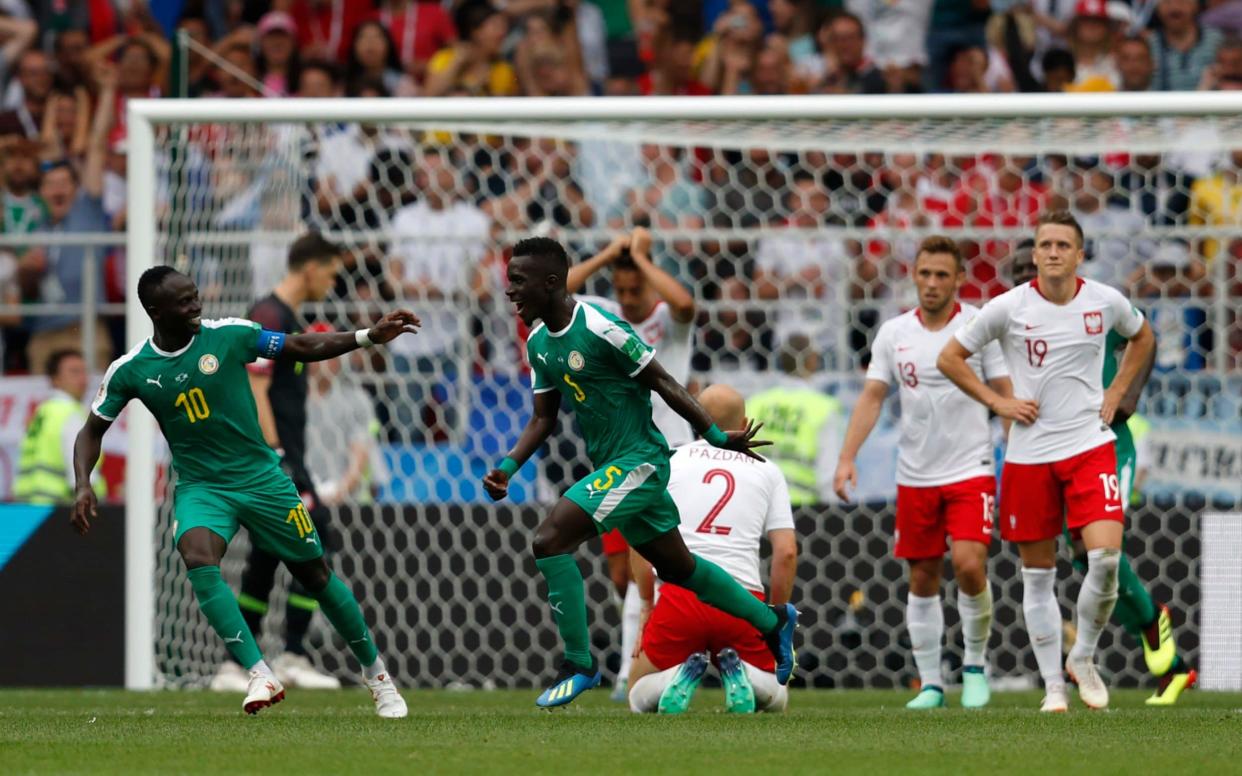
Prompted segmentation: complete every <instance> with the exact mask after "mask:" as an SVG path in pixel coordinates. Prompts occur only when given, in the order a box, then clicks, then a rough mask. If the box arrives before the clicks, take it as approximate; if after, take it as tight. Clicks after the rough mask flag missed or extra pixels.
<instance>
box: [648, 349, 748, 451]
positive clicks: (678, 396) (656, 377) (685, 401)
mask: <svg viewBox="0 0 1242 776" xmlns="http://www.w3.org/2000/svg"><path fill="white" fill-rule="evenodd" d="M634 379H635V380H637V381H638V384H639V385H641V386H643V387H644V388H646V389H648V390H650V391H653V392H655V393H656V394H657V395H658V396H659V397H660V398H661V399H663V400H664V402H665V403H666V404H668V406H669V407H672V408H673V412H676V413H677V414H678V415H680V416H682V417H683V418H685V419H686V420H687V421H688V422H689V423H690V427H691V428H693V429H694V431H695V433H696V434H698V435H699V436H701V437H703V438H704V439H706V440H707V442H708V444H710V445H712V446H713V447H723V448H725V449H726V450H736V451H737V452H739V453H745V454H747V455H749V456H750V457H751V458H757V459H759V460H760V461H762V460H763V456H760V455H757V454H756V453H755V452H753V451H754V449H755V448H756V447H763V446H765V445H770V444H772V443H771V442H768V441H766V440H758V439H755V434H756V433H758V431H759V429H761V428H763V424H762V423H759V424H755V423H754V422H751V424H750V425H749V426H747V427H746V428H745V429H742V430H741V431H721V430H720V429H719V428H718V427H717V426H716V424H715V422H714V421H712V416H711V415H708V414H707V410H705V409H703V405H701V404H699V403H698V402H697V401H695V398H694V397H693V396H691V395H690V392H689V391H687V390H686V389H685V386H683V385H682V384H681V383H679V382H677V381H676V380H675V379H673V376H672V375H670V374H669V373H668V372H667V371H666V370H665V369H664V367H662V366H660V362H659V361H657V360H655V359H654V358H653V359H651V360H650V361H648V362H647V366H645V367H643V370H642V371H641V372H639V373H638V374H637V375H635V376H634Z"/></svg>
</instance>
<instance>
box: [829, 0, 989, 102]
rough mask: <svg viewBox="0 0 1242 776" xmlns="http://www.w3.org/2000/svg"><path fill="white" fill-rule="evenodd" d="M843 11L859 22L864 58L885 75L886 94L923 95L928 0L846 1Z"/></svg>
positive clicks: (930, 8)
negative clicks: (863, 30) (865, 47)
mask: <svg viewBox="0 0 1242 776" xmlns="http://www.w3.org/2000/svg"><path fill="white" fill-rule="evenodd" d="M845 7H846V8H847V9H849V11H850V12H851V13H853V14H855V15H856V16H857V17H858V18H859V19H860V20H861V23H862V26H863V27H864V29H865V30H866V35H867V49H866V51H867V57H868V58H869V59H870V60H871V61H872V62H874V63H875V66H876V67H877V68H879V69H880V71H881V72H883V73H884V74H885V77H886V78H887V79H888V81H889V86H888V91H890V92H921V91H923V89H922V79H923V71H924V68H926V67H927V33H928V24H929V22H930V21H931V13H932V4H931V3H930V2H928V0H847V1H846V3H845ZM978 42H979V43H982V40H979V41H978Z"/></svg>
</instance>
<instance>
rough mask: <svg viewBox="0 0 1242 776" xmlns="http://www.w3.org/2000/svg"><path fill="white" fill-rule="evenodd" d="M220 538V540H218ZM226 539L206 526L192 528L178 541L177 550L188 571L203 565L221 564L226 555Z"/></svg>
mask: <svg viewBox="0 0 1242 776" xmlns="http://www.w3.org/2000/svg"><path fill="white" fill-rule="evenodd" d="M217 540H218V541H217ZM223 545H224V540H223V539H220V538H219V537H216V535H215V534H213V533H211V532H210V531H208V530H207V529H205V528H191V529H190V530H189V531H186V532H185V534H184V535H183V536H182V537H181V541H179V542H177V552H178V553H179V554H180V555H181V561H182V562H183V563H185V568H186V570H187V571H189V570H190V569H197V568H202V567H203V566H219V565H220V559H221V558H222V557H224V546H223Z"/></svg>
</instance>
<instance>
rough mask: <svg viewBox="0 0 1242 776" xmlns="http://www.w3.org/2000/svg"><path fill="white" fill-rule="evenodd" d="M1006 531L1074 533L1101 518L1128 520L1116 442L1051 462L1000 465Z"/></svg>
mask: <svg viewBox="0 0 1242 776" xmlns="http://www.w3.org/2000/svg"><path fill="white" fill-rule="evenodd" d="M1000 515H1001V536H1003V537H1004V538H1005V539H1006V540H1007V541H1011V542H1038V541H1043V540H1045V539H1054V538H1056V536H1057V535H1058V534H1059V533H1061V527H1062V526H1064V525H1068V526H1069V529H1070V533H1071V534H1073V535H1074V536H1077V535H1078V534H1080V533H1082V528H1083V526H1085V525H1088V524H1090V523H1094V522H1096V521H1099V520H1115V521H1117V522H1119V523H1124V522H1125V520H1126V513H1125V509H1124V508H1123V506H1122V503H1121V488H1120V486H1119V485H1118V482H1117V453H1116V451H1115V450H1114V449H1113V443H1112V442H1108V443H1107V444H1103V445H1100V446H1099V447H1093V448H1091V449H1090V450H1087V451H1086V452H1083V453H1079V454H1078V455H1075V456H1071V457H1070V458H1066V459H1064V460H1060V461H1052V462H1049V463H1006V464H1005V466H1004V468H1003V469H1001V505H1000Z"/></svg>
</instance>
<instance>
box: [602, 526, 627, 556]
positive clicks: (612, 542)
mask: <svg viewBox="0 0 1242 776" xmlns="http://www.w3.org/2000/svg"><path fill="white" fill-rule="evenodd" d="M599 539H600V541H601V542H602V543H603V545H604V554H605V555H620V554H621V553H623V552H626V551H628V550H629V549H630V545H629V544H628V543H627V542H626V541H625V537H624V536H622V535H621V532H620V531H618V530H617V529H616V528H614V529H612V530H611V531H605V532H604V533H602V534H600V536H599Z"/></svg>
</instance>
